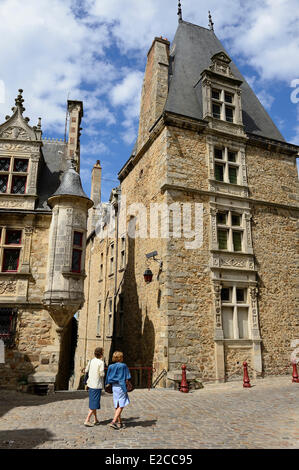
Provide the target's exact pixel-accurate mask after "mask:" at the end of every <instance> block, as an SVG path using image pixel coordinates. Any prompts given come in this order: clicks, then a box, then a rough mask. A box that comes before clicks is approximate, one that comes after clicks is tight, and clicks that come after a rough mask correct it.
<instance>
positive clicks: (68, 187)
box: [51, 167, 89, 199]
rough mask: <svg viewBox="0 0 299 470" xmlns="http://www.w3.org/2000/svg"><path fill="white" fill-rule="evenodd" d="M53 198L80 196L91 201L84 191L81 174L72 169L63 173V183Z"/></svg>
mask: <svg viewBox="0 0 299 470" xmlns="http://www.w3.org/2000/svg"><path fill="white" fill-rule="evenodd" d="M52 196H78V197H84V198H86V199H89V197H88V196H87V195H86V194H85V192H84V191H83V188H82V183H81V178H80V175H79V173H77V171H76V170H75V169H74V168H72V167H70V168H68V169H66V171H65V172H64V173H63V175H62V178H61V183H60V185H59V187H58V189H57V190H56V191H55V193H54V194H52V195H51V197H52Z"/></svg>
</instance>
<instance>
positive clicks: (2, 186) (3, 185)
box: [0, 175, 8, 193]
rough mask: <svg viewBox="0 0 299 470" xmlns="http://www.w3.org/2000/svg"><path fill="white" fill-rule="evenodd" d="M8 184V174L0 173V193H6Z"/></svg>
mask: <svg viewBox="0 0 299 470" xmlns="http://www.w3.org/2000/svg"><path fill="white" fill-rule="evenodd" d="M7 186H8V176H7V175H0V193H6V192H7Z"/></svg>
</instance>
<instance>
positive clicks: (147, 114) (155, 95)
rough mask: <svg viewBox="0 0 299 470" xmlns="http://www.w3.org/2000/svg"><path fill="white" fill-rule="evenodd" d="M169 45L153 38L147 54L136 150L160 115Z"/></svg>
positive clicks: (162, 40) (164, 91)
mask: <svg viewBox="0 0 299 470" xmlns="http://www.w3.org/2000/svg"><path fill="white" fill-rule="evenodd" d="M169 46H170V42H169V41H168V40H167V39H163V38H162V37H160V38H157V37H156V38H155V39H154V41H153V44H152V46H151V48H150V50H149V52H148V54H147V64H146V69H145V75H144V80H143V88H142V94H141V105H140V120H139V131H138V141H137V152H138V151H139V150H140V148H141V147H142V146H143V145H144V144H145V142H146V141H147V140H148V138H149V135H150V129H151V127H152V126H153V125H154V123H155V122H156V121H157V119H158V118H159V117H160V116H161V114H162V112H163V109H164V106H165V102H166V99H167V95H168V66H169Z"/></svg>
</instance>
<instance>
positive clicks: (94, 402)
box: [88, 388, 102, 410]
mask: <svg viewBox="0 0 299 470" xmlns="http://www.w3.org/2000/svg"><path fill="white" fill-rule="evenodd" d="M88 391H89V409H90V410H99V409H100V408H101V393H102V389H101V388H89V389H88Z"/></svg>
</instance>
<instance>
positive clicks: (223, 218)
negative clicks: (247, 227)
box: [217, 212, 227, 225]
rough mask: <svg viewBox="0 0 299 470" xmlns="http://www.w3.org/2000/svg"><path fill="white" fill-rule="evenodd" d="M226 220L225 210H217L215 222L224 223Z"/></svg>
mask: <svg viewBox="0 0 299 470" xmlns="http://www.w3.org/2000/svg"><path fill="white" fill-rule="evenodd" d="M226 221H227V213H226V212H218V214H217V224H222V225H226Z"/></svg>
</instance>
